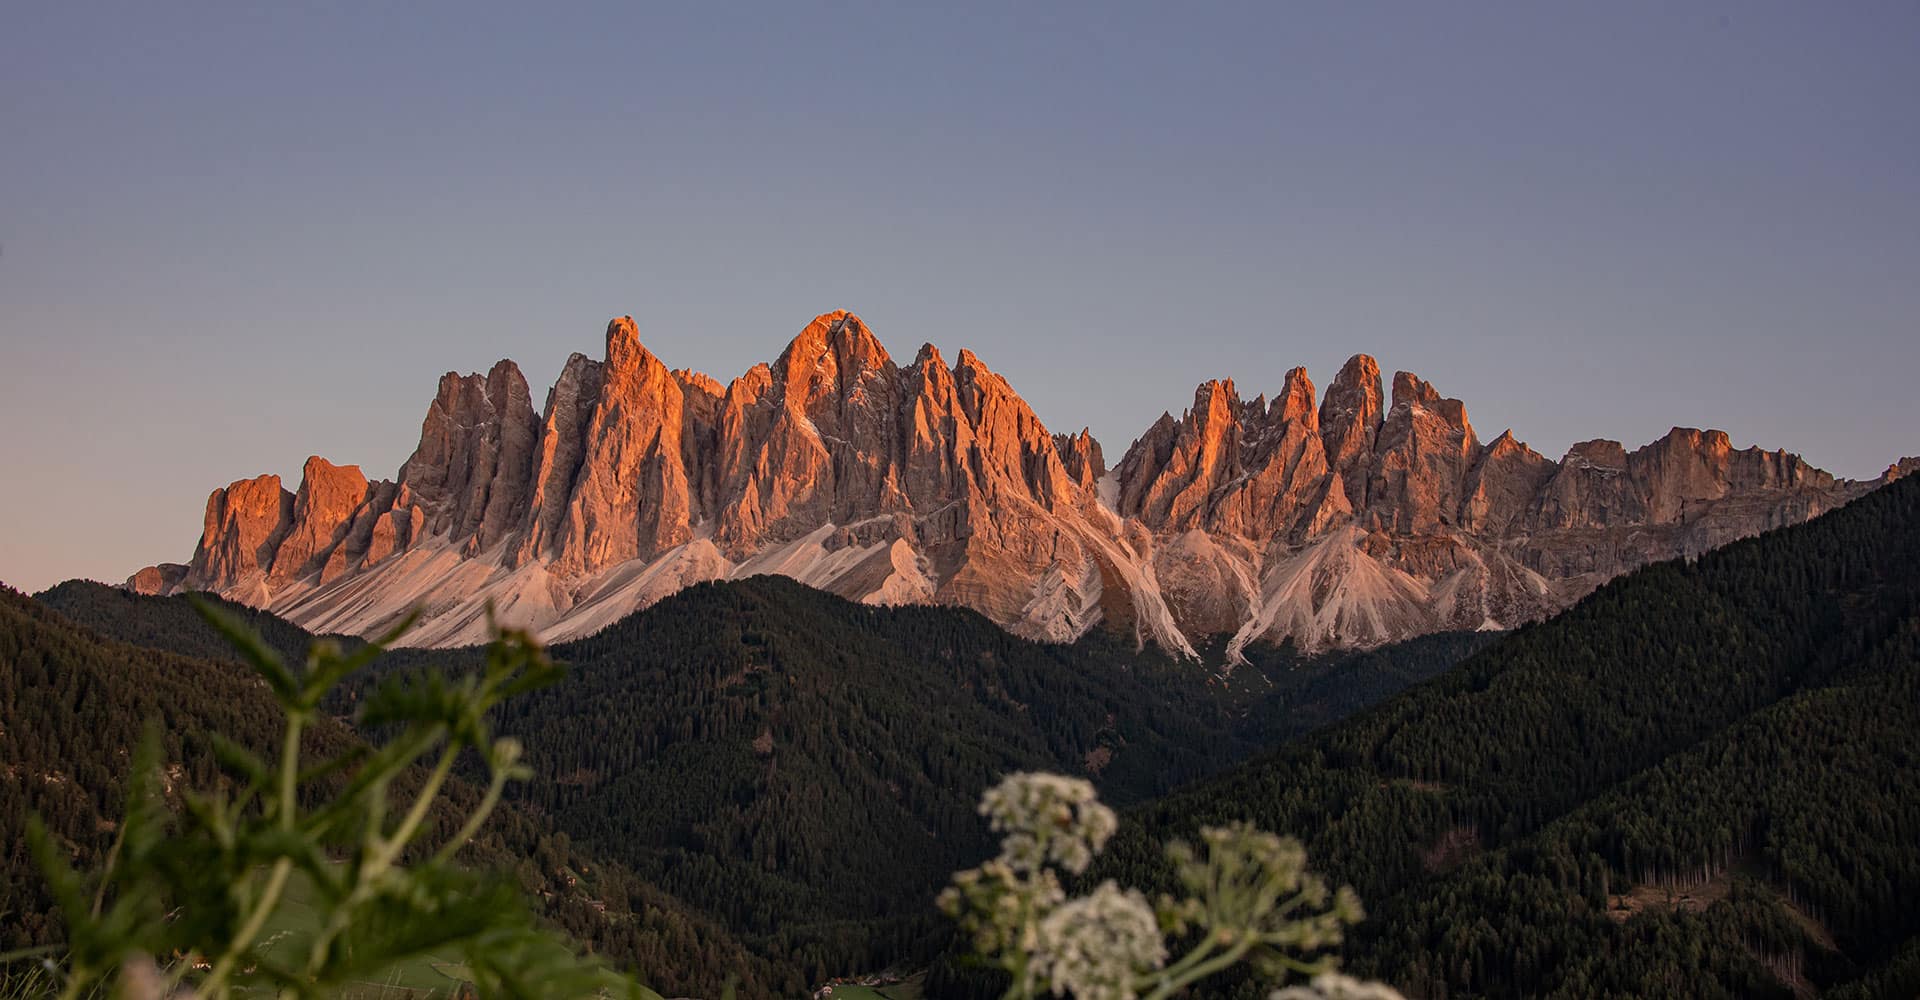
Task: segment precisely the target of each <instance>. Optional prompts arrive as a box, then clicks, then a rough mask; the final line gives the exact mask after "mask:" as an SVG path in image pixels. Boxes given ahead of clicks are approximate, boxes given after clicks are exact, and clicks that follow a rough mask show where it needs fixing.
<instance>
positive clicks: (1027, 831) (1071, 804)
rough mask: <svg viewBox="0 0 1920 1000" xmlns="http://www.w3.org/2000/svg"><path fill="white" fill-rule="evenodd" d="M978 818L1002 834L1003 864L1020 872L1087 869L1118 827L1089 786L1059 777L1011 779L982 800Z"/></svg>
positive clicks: (1030, 775) (1033, 775)
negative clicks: (1050, 868) (1050, 866)
mask: <svg viewBox="0 0 1920 1000" xmlns="http://www.w3.org/2000/svg"><path fill="white" fill-rule="evenodd" d="M980 815H982V816H985V817H987V819H988V820H989V822H990V823H991V824H992V828H993V832H995V833H1004V834H1006V836H1005V837H1004V838H1002V839H1001V841H1000V860H1001V861H1004V862H1006V863H1007V864H1008V865H1009V866H1011V867H1012V868H1013V869H1014V870H1016V871H1034V870H1036V869H1039V868H1041V867H1043V866H1045V865H1048V864H1055V865H1059V866H1060V867H1061V868H1064V869H1066V870H1067V871H1069V872H1072V873H1073V874H1075V875H1078V874H1080V873H1081V872H1084V871H1086V870H1087V865H1089V864H1091V863H1092V862H1093V856H1094V855H1096V854H1099V853H1100V851H1101V850H1102V849H1103V848H1105V847H1106V846H1107V838H1109V837H1111V836H1113V831H1114V828H1115V827H1116V826H1118V825H1119V823H1118V821H1117V820H1116V819H1115V818H1114V815H1113V810H1112V809H1109V808H1107V807H1106V806H1104V805H1101V804H1100V799H1099V797H1098V794H1097V793H1096V792H1095V791H1094V790H1093V785H1092V783H1091V782H1087V781H1084V780H1081V779H1079V778H1068V777H1065V776H1062V775H1058V774H1041V773H1034V772H1023V773H1019V774H1010V775H1007V777H1006V778H1004V779H1003V780H1002V781H1001V782H1000V783H999V784H998V785H995V786H993V787H992V788H989V789H987V793H986V794H985V795H982V796H981V797H980Z"/></svg>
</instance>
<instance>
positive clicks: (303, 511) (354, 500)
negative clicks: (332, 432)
mask: <svg viewBox="0 0 1920 1000" xmlns="http://www.w3.org/2000/svg"><path fill="white" fill-rule="evenodd" d="M366 499H367V477H366V476H365V475H362V474H361V472H360V467H359V466H357V465H334V464H333V463H332V462H329V461H327V460H326V459H324V458H321V457H320V456H318V455H313V456H310V457H308V459H307V463H306V465H305V466H303V467H302V468H301V470H300V489H299V491H298V492H297V493H295V494H294V498H293V512H292V518H291V521H290V523H289V525H288V528H287V534H286V537H285V538H283V539H282V540H281V542H280V545H279V547H278V548H277V549H276V550H275V552H274V554H273V567H272V570H271V572H270V573H269V575H268V585H269V586H271V587H274V588H276V589H277V588H279V587H283V586H286V585H287V584H289V583H293V582H295V581H297V580H299V579H301V578H303V577H306V576H308V575H310V574H313V573H317V572H319V571H320V568H321V566H322V565H323V564H324V560H325V559H326V557H327V554H328V553H329V552H330V551H332V549H333V547H334V546H335V545H336V544H338V543H339V542H340V541H342V540H343V539H344V538H345V537H346V534H347V530H348V529H349V528H350V527H351V526H352V523H353V516H354V514H355V513H357V512H358V511H359V509H360V505H361V504H362V503H364V502H366Z"/></svg>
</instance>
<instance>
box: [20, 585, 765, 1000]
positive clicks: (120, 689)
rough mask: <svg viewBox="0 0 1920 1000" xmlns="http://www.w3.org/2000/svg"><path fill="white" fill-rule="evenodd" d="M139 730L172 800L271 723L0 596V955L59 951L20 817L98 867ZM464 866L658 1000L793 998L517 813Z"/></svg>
mask: <svg viewBox="0 0 1920 1000" xmlns="http://www.w3.org/2000/svg"><path fill="white" fill-rule="evenodd" d="M171 603H173V604H174V605H176V606H182V607H183V605H180V602H171ZM169 634H170V635H173V636H174V637H176V638H177V637H178V636H179V635H183V634H193V635H198V634H199V632H198V630H196V629H186V630H182V631H180V632H171V633H169ZM149 728H151V729H152V730H153V731H155V732H157V733H158V734H159V736H160V738H161V741H162V745H163V747H164V755H163V757H164V759H165V760H167V761H169V762H172V763H171V765H170V767H169V770H168V773H167V779H166V780H167V783H168V785H169V787H173V788H178V787H182V786H185V787H200V788H205V787H211V786H213V785H214V784H215V783H218V782H221V781H223V780H224V779H223V775H222V773H221V771H220V769H219V766H218V764H217V763H216V759H215V757H214V754H213V750H212V744H211V736H210V734H212V733H216V732H217V733H221V734H224V735H226V736H229V737H231V738H233V739H235V740H237V741H239V742H240V743H242V744H245V745H247V746H249V747H251V748H253V749H255V750H256V751H265V750H267V749H268V748H269V747H270V745H271V744H272V743H273V741H275V740H277V739H278V738H279V736H280V733H281V732H282V721H281V718H280V714H279V710H278V708H277V707H276V706H275V705H274V703H273V702H272V700H271V699H270V698H269V697H268V694H267V692H266V690H265V689H264V688H263V687H262V685H261V684H260V683H259V681H258V679H257V678H255V677H254V676H253V675H252V674H250V673H248V672H247V671H246V670H245V669H243V668H242V667H240V666H239V665H237V664H235V663H233V662H231V661H225V660H205V659H194V658H190V657H185V656H179V655H175V654H170V653H165V652H160V651H156V650H152V649H147V648H142V647H138V646H134V645H130V644H127V643H121V642H116V641H112V640H107V639H105V638H103V637H101V636H99V635H97V634H95V633H93V632H91V631H89V630H87V629H84V628H81V627H78V626H76V625H74V624H73V623H71V622H69V621H67V620H65V619H63V618H62V617H61V616H60V615H58V614H56V613H54V612H53V611H51V610H49V609H48V608H47V607H45V606H43V605H41V604H39V603H36V602H34V601H32V600H29V599H27V598H25V597H24V596H22V595H20V594H18V593H16V592H14V591H11V590H7V589H5V588H0V844H5V845H7V846H6V848H5V853H4V855H0V858H3V859H4V864H3V865H0V900H3V901H4V902H0V951H4V950H9V949H12V948H15V947H24V946H30V945H38V944H45V943H56V942H58V941H59V940H60V938H61V928H60V923H59V920H58V917H57V914H55V913H53V912H52V911H51V908H52V902H51V900H50V898H49V896H48V894H47V892H46V888H45V885H44V882H43V881H42V879H41V877H40V874H39V870H38V868H37V866H36V865H35V864H34V863H33V860H32V858H31V857H30V855H29V853H28V851H27V839H26V817H27V815H28V814H29V813H30V812H31V813H34V814H37V815H39V816H40V817H41V818H42V819H43V820H44V821H45V822H46V823H47V825H48V827H49V828H50V830H51V831H52V832H53V833H54V834H55V835H57V836H58V837H60V838H61V839H62V840H63V841H65V842H66V843H67V844H68V845H69V846H70V848H71V852H72V857H73V860H74V862H75V863H76V864H77V865H80V866H85V867H92V866H97V865H98V864H100V862H101V861H102V858H103V854H104V852H105V851H106V849H107V848H108V846H109V845H110V844H111V842H112V839H113V835H114V830H115V827H116V821H117V818H118V817H119V816H120V815H121V812H120V810H121V809H122V806H123V798H122V796H123V794H124V783H125V778H126V769H127V766H128V763H129V759H130V753H131V750H132V749H133V747H134V745H135V744H136V743H137V742H138V741H139V740H140V738H141V736H142V734H143V733H144V732H146V731H147V730H148V729H149ZM309 732H310V733H311V735H310V737H309V745H310V749H312V750H314V751H319V752H326V753H334V752H338V751H339V750H341V749H343V748H344V747H345V746H346V745H348V744H350V743H352V742H354V741H357V740H358V737H357V736H356V735H355V734H354V733H353V732H352V731H351V730H350V729H349V728H348V727H347V726H345V725H343V724H341V723H340V722H337V721H333V720H323V724H322V725H320V726H318V727H316V728H315V729H313V730H310V731H309ZM416 787H417V786H416ZM399 791H401V792H402V793H403V794H404V793H406V792H407V791H408V789H406V788H401V789H399ZM477 800H478V793H477V792H476V791H475V790H474V789H473V788H471V787H469V786H466V785H463V784H462V785H456V786H455V787H453V788H451V789H449V790H448V792H447V793H446V806H447V808H445V809H443V810H441V811H440V813H436V815H435V816H434V823H435V826H436V833H435V837H436V838H444V837H445V836H447V835H450V834H451V833H452V832H453V829H454V824H456V823H457V822H458V817H459V816H461V815H464V810H467V809H470V808H471V807H472V806H473V804H474V803H475V802H476V801H477ZM442 813H444V815H442ZM462 858H463V860H465V861H467V862H468V863H472V864H477V865H484V866H490V867H499V868H506V869H509V870H513V871H515V872H516V873H517V874H518V876H519V879H520V882H521V884H522V886H523V888H525V889H526V890H527V891H528V892H529V893H530V894H532V895H533V896H534V897H535V898H536V899H538V900H540V901H541V903H542V909H543V911H544V913H545V914H546V916H547V918H548V919H549V920H551V921H553V922H554V923H556V924H557V925H559V926H560V927H562V928H564V929H566V930H567V931H568V932H570V933H572V934H573V935H574V936H575V937H576V938H578V939H579V940H581V941H582V942H585V943H586V944H587V945H589V946H590V947H593V948H594V949H596V950H598V951H600V952H602V953H603V954H606V955H608V956H609V957H611V958H613V959H615V960H616V961H618V962H620V963H622V964H625V965H629V966H631V967H633V968H635V969H636V970H638V971H640V972H641V974H642V975H643V976H645V977H646V978H647V979H648V980H649V981H651V982H654V983H657V984H659V985H660V988H661V989H662V990H663V991H666V992H668V993H669V995H672V994H673V993H677V992H685V991H689V990H698V991H702V992H706V993H710V994H713V993H717V992H718V990H719V987H720V985H721V984H722V982H723V981H724V979H725V978H726V977H727V976H729V975H734V976H737V977H739V978H740V979H741V980H742V985H743V992H745V993H746V994H748V995H753V996H762V995H770V994H772V995H790V991H791V989H793V988H797V987H799V986H801V985H803V984H799V983H786V982H780V981H778V980H777V979H776V974H775V973H774V972H773V971H772V970H770V969H769V968H768V966H767V965H766V964H765V963H763V962H760V961H759V960H757V959H755V958H753V957H752V956H751V955H750V954H749V953H748V952H747V951H746V950H745V949H743V948H742V947H741V946H740V945H739V944H738V943H737V942H736V941H735V940H734V938H733V937H732V935H731V934H729V933H728V932H727V931H726V930H725V929H723V928H722V927H720V926H719V925H717V924H715V923H714V922H712V921H711V920H708V919H706V918H705V917H703V916H701V915H699V914H697V913H695V912H693V911H691V910H690V909H689V908H688V907H686V906H684V905H682V904H681V903H680V902H679V901H677V900H675V899H673V898H671V897H670V896H668V895H667V894H665V893H663V892H661V891H659V890H658V889H656V888H654V887H653V886H651V885H648V884H647V883H646V882H644V881H643V880H641V879H639V878H637V877H635V876H634V875H633V874H632V873H631V872H630V871H629V870H627V869H626V868H625V867H623V866H620V865H617V864H607V863H603V862H601V861H600V860H599V859H598V858H594V857H592V856H590V855H588V854H587V853H585V852H582V851H578V850H576V849H575V848H573V847H572V846H570V845H569V843H568V838H566V837H565V836H563V835H559V836H557V835H555V834H553V833H552V832H551V831H550V830H549V829H548V828H547V827H546V826H545V825H544V824H543V823H541V822H539V821H537V820H536V819H535V818H534V817H533V816H532V815H531V814H529V813H527V812H526V811H525V810H523V809H505V810H501V811H500V812H498V813H496V814H495V816H494V817H493V819H492V820H490V821H489V824H488V826H487V827H486V828H485V830H484V832H483V833H482V834H481V836H480V837H479V838H477V839H476V840H475V842H474V845H473V846H472V847H469V848H468V849H467V850H466V851H465V852H464V853H463V854H462Z"/></svg>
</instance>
